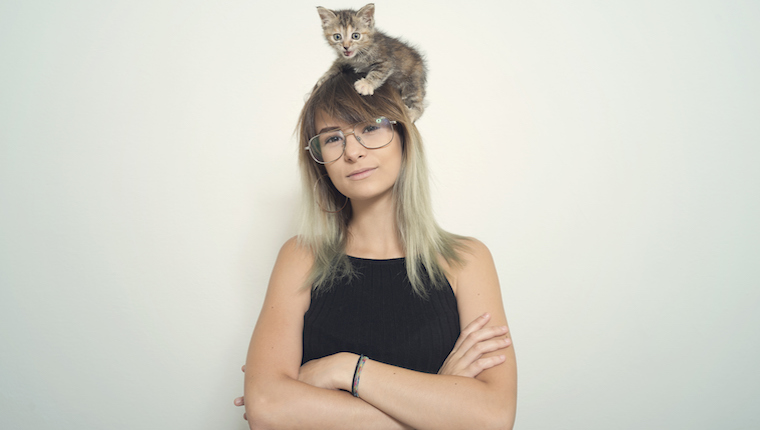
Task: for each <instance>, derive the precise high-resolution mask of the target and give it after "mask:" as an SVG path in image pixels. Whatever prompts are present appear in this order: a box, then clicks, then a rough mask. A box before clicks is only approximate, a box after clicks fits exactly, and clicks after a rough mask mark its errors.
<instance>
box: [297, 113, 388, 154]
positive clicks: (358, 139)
mask: <svg viewBox="0 0 760 430" xmlns="http://www.w3.org/2000/svg"><path fill="white" fill-rule="evenodd" d="M378 119H387V120H388V123H390V125H391V140H389V141H388V143H386V144H385V145H383V146H378V147H375V148H370V147H369V146H367V145H365V144H364V142H362V139H361V138H360V137H359V136H357V135H356V126H357V125H359V124H364V123H365V122H368V121H369V120H367V121H361V122H357V123H356V124H353V125H351V126H350V128H351V131H350V132H348V133H346V132H344V131H343V129H342V128H340V129H338V130H337V131H339V132H340V134H342V135H343V150H342V151H341V152H340V155H339V156H338V158H336V159H334V160H332V161H319V160H317V158H316V157H315V156H314V153H313V152H312V151H311V142H312V141H313V140H314V139H316V138H317V137H319V135H320V134H324V133H319V134H318V135H316V136H314V137H312V138H311V139H309V144H308V145H306V146H305V147H304V149H305V150H307V151H309V155H311V159H312V160H314V161H316V162H317V163H319V164H330V163H334V162H336V161H338V160H340V158H341V157H343V154H345V153H346V138H347V137H348V136H349V135H351V134H353V135H354V138H355V139H356V141H357V142H359V144H360V145H361V146H363V147H365V148H367V149H380V148H385V147H386V146H388V145H390V144H391V142H393V133H394V132H395V131H396V129H395V128H393V126H394V125H396V124H397V121H393V120H391V119H388V118H387V117H384V116H380V117H377V118H375V121H377V120H378ZM333 131H335V130H333ZM325 133H331V132H325Z"/></svg>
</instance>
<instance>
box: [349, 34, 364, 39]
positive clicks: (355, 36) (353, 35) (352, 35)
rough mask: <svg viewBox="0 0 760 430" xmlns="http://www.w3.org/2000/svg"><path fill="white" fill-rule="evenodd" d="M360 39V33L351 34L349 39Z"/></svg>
mask: <svg viewBox="0 0 760 430" xmlns="http://www.w3.org/2000/svg"><path fill="white" fill-rule="evenodd" d="M361 37H362V35H361V33H353V34H351V38H352V39H354V40H359V39H361Z"/></svg>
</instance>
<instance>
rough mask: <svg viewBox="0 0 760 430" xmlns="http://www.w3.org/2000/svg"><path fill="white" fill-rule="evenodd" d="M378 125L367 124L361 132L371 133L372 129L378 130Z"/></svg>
mask: <svg viewBox="0 0 760 430" xmlns="http://www.w3.org/2000/svg"><path fill="white" fill-rule="evenodd" d="M379 129H380V127H378V126H376V125H375V124H369V125H367V126H365V127H364V129H363V130H362V134H367V133H372V132H373V131H377V130H379Z"/></svg>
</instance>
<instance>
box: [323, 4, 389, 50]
mask: <svg viewBox="0 0 760 430" xmlns="http://www.w3.org/2000/svg"><path fill="white" fill-rule="evenodd" d="M317 12H319V17H320V18H321V19H322V30H324V32H325V39H327V43H329V44H330V46H332V47H333V48H335V50H336V51H338V55H339V56H341V57H343V58H346V59H348V58H353V57H355V56H356V54H357V53H359V52H361V51H363V50H364V49H366V48H367V47H368V46H370V44H371V43H372V36H373V34H374V32H375V5H374V4H372V3H370V4H368V5H366V6H364V7H363V8H361V9H359V11H358V12H355V11H353V10H351V9H346V10H335V11H333V10H330V9H325V8H323V7H322V6H319V7H317Z"/></svg>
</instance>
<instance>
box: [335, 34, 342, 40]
mask: <svg viewBox="0 0 760 430" xmlns="http://www.w3.org/2000/svg"><path fill="white" fill-rule="evenodd" d="M342 37H343V36H341V35H340V33H335V34H333V39H335V40H336V41H340V39H341V38H342Z"/></svg>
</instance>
